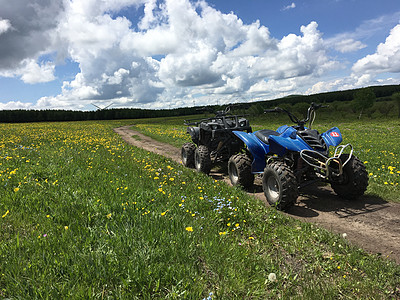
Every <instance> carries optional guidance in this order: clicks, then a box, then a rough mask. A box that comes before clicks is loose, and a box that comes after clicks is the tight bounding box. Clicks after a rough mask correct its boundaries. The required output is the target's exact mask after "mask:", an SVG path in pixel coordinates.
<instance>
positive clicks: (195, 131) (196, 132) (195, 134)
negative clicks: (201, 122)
mask: <svg viewBox="0 0 400 300" xmlns="http://www.w3.org/2000/svg"><path fill="white" fill-rule="evenodd" d="M186 133H188V134H190V137H191V138H192V141H193V143H195V144H196V145H198V144H199V138H200V128H199V127H188V128H187V129H186Z"/></svg>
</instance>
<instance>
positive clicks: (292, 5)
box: [282, 2, 296, 10]
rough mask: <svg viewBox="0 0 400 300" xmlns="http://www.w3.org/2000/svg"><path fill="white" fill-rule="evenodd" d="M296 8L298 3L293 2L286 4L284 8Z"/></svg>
mask: <svg viewBox="0 0 400 300" xmlns="http://www.w3.org/2000/svg"><path fill="white" fill-rule="evenodd" d="M293 8H296V3H294V2H292V4H290V5H287V6H285V7H284V8H282V10H289V9H293Z"/></svg>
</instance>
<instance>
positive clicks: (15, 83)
mask: <svg viewBox="0 0 400 300" xmlns="http://www.w3.org/2000/svg"><path fill="white" fill-rule="evenodd" d="M0 7H1V8H2V9H1V10H0V109H77V110H91V109H95V107H94V105H93V104H96V105H98V106H107V105H109V104H110V103H112V107H115V108H116V107H141V108H169V107H183V106H192V105H193V104H194V103H195V104H196V105H206V104H216V103H220V104H221V103H231V102H245V101H257V100H268V99H274V98H277V97H282V96H286V95H290V94H313V93H319V92H327V91H335V90H342V89H349V88H359V87H363V86H369V85H380V84H382V85H383V84H400V3H399V2H398V0H381V1H372V0H304V1H296V0H294V1H286V0H248V1H242V0H230V1H223V0H210V1H189V0H164V1H159V0H113V1H111V0H110V1H106V0H103V1H100V0H56V1H48V0H33V1H29V2H26V1H23V0H20V1H13V2H12V3H11V2H10V1H7V0H0Z"/></svg>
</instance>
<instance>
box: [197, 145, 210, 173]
mask: <svg viewBox="0 0 400 300" xmlns="http://www.w3.org/2000/svg"><path fill="white" fill-rule="evenodd" d="M194 167H195V169H196V171H197V172H201V173H204V174H208V173H210V170H211V157H210V150H209V149H208V147H207V146H204V145H200V146H199V147H197V148H196V150H195V151H194Z"/></svg>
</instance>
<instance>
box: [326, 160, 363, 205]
mask: <svg viewBox="0 0 400 300" xmlns="http://www.w3.org/2000/svg"><path fill="white" fill-rule="evenodd" d="M340 158H341V159H342V161H343V162H345V161H346V160H347V159H348V158H349V155H348V154H343V155H342V156H341V157H340ZM331 186H332V189H333V190H334V191H335V193H336V194H337V195H339V196H340V197H342V198H345V199H348V200H354V199H357V198H358V197H360V196H362V195H363V194H364V192H365V191H366V190H367V187H368V173H367V170H366V168H365V165H364V164H363V163H362V161H360V160H359V159H358V158H357V157H356V156H354V155H353V156H352V157H351V158H350V160H349V162H348V163H347V164H346V165H345V166H344V167H343V175H342V180H341V181H337V182H332V183H331Z"/></svg>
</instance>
